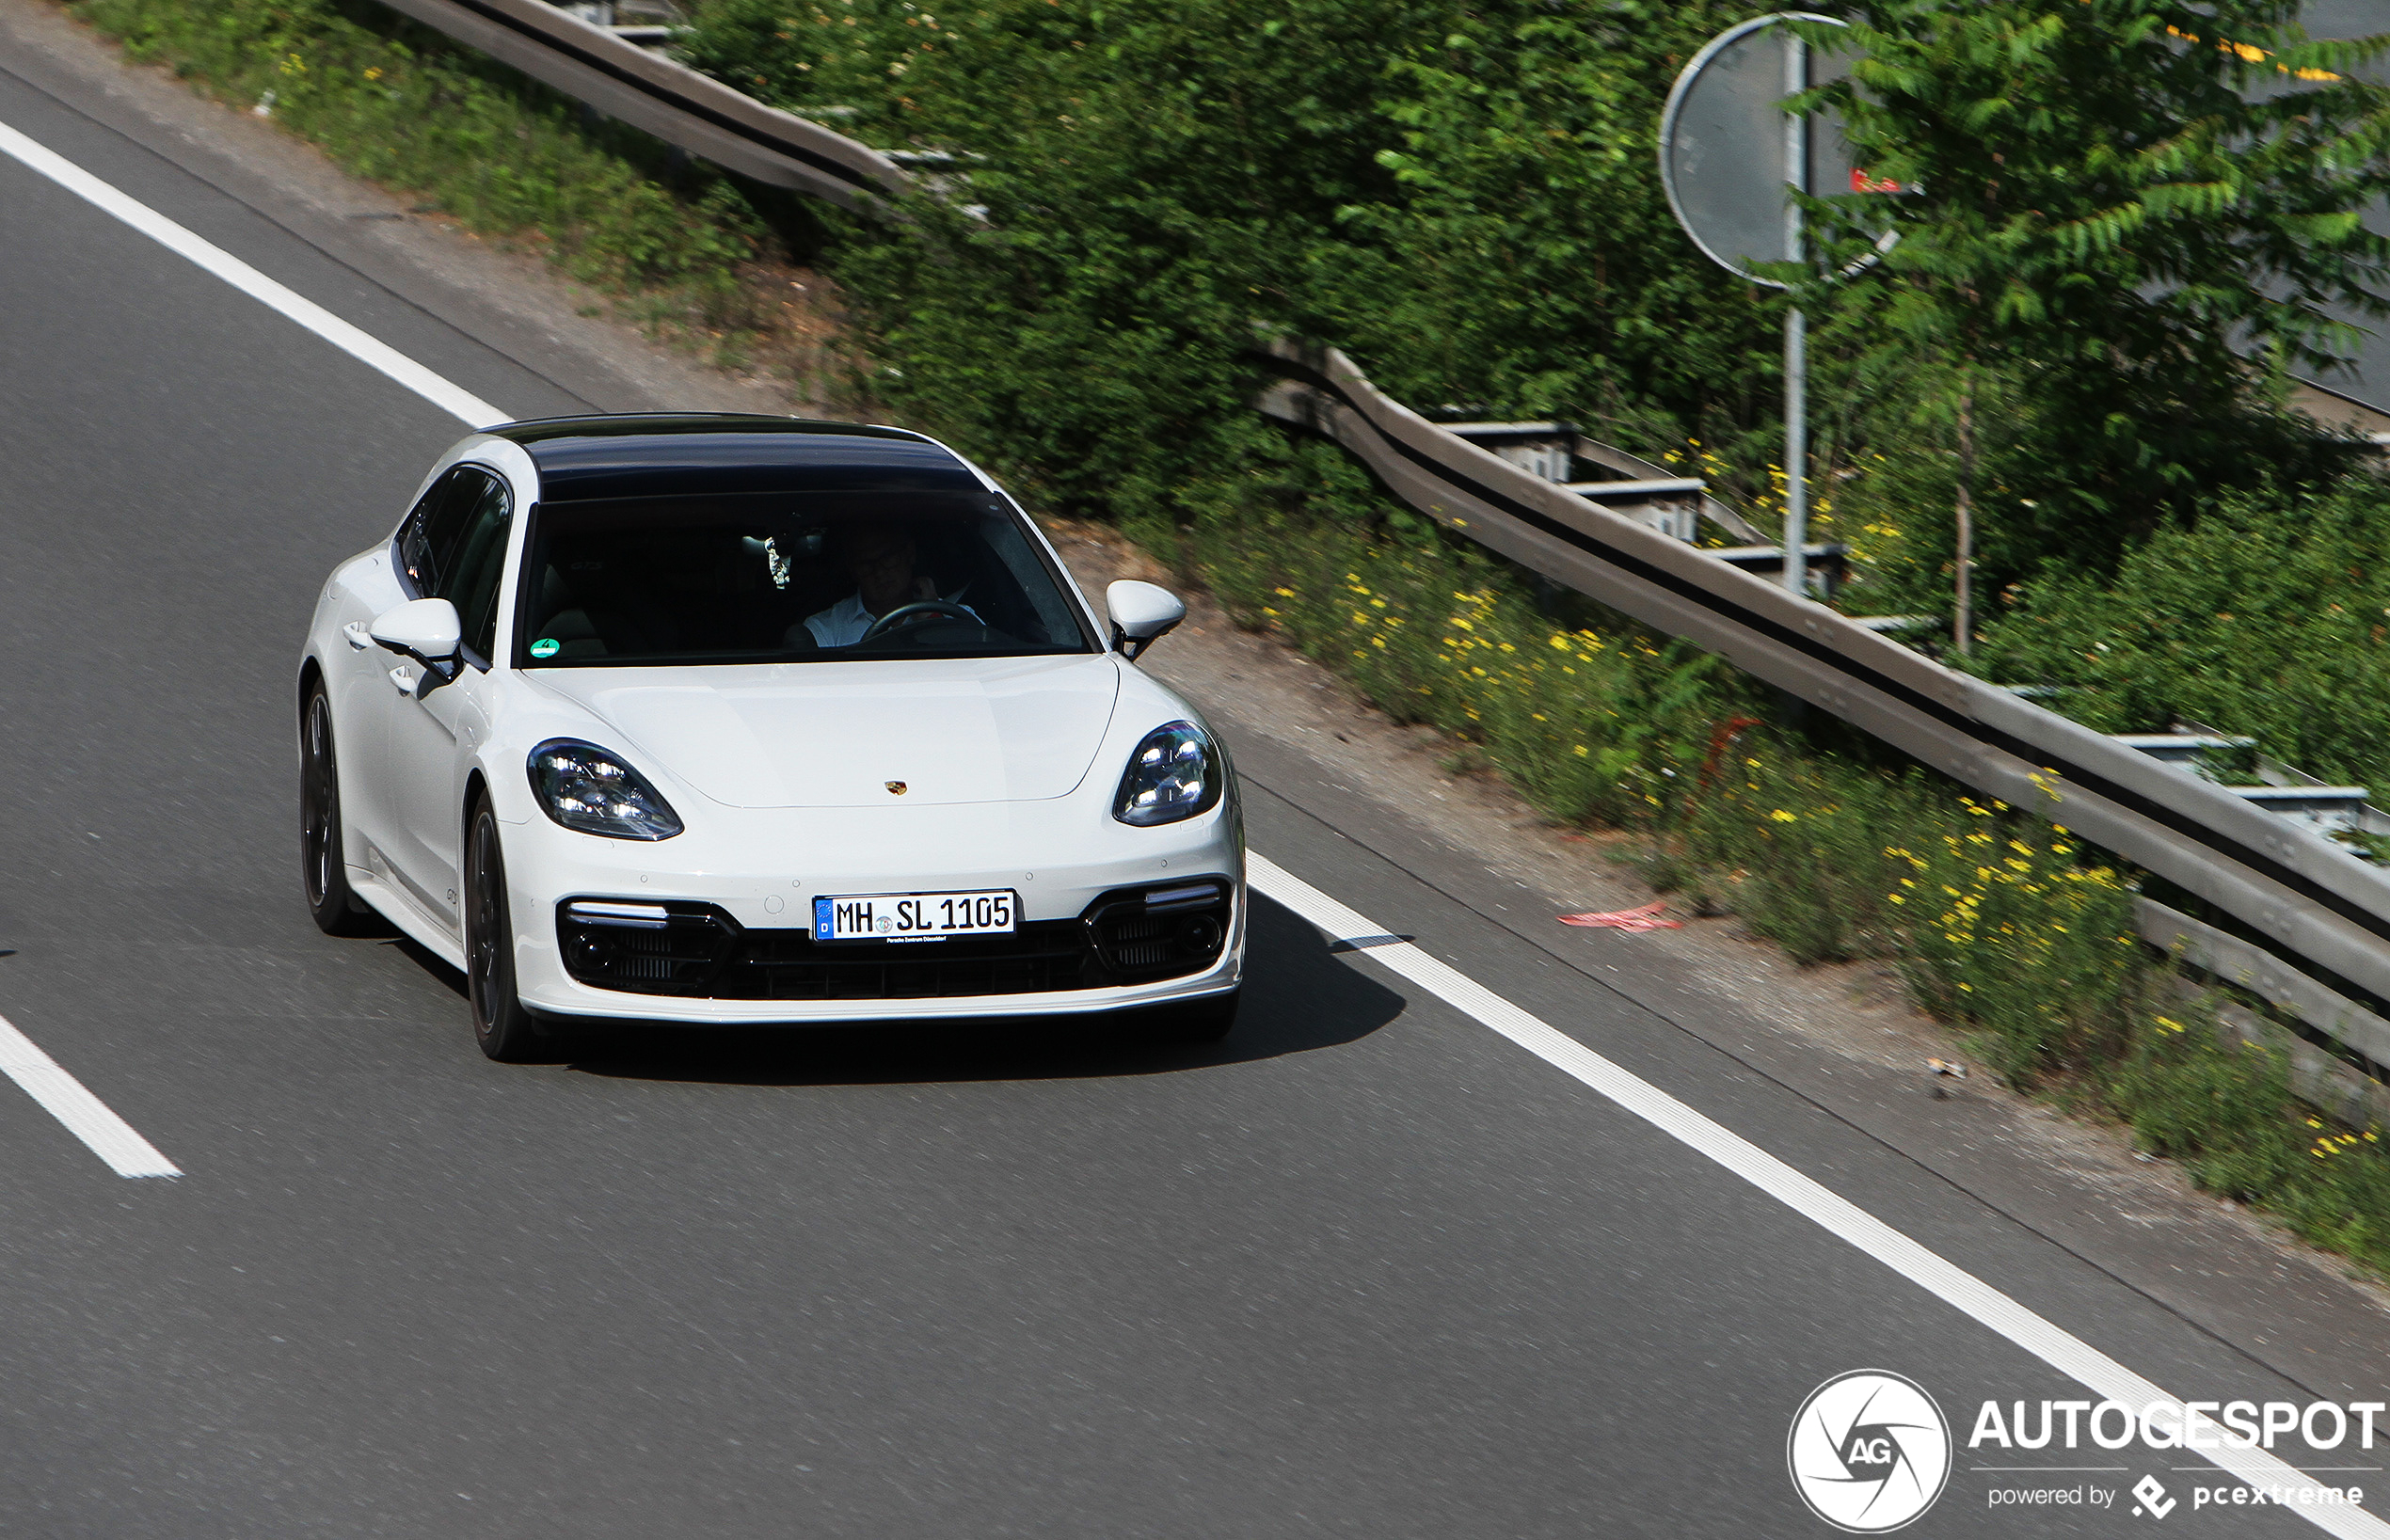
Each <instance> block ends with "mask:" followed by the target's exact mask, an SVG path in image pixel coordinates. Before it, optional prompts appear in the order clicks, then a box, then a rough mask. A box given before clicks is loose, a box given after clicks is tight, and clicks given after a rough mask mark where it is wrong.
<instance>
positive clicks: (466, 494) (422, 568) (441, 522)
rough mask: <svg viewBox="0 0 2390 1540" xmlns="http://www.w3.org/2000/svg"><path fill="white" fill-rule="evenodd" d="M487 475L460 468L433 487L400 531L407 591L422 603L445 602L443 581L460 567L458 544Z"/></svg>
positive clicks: (402, 575) (401, 568) (401, 565)
mask: <svg viewBox="0 0 2390 1540" xmlns="http://www.w3.org/2000/svg"><path fill="white" fill-rule="evenodd" d="M488 481H489V476H488V474H487V473H486V472H485V471H480V470H475V469H473V468H471V467H470V466H458V467H456V468H454V469H453V470H451V471H450V472H449V473H448V474H447V475H445V476H442V477H441V478H440V479H439V480H438V481H436V482H434V483H433V484H432V487H431V490H430V491H428V492H426V493H424V494H423V499H422V501H421V502H418V503H417V504H415V511H414V512H413V513H411V514H409V515H407V516H406V523H405V524H402V525H400V526H399V531H398V570H399V576H400V578H401V579H404V580H405V583H406V589H407V591H408V592H409V593H411V594H413V595H415V597H417V598H419V599H429V598H445V597H447V595H446V594H444V593H443V592H442V591H441V587H440V579H441V577H442V576H443V575H445V574H447V573H449V572H451V571H453V570H454V567H455V565H456V556H457V544H458V539H459V537H460V536H461V535H462V534H463V533H464V531H465V516H466V515H468V514H470V512H471V511H472V507H473V504H474V502H475V501H476V500H478V499H477V495H478V494H479V493H480V492H481V490H482V488H483V487H484V486H485V485H486V484H487V483H488Z"/></svg>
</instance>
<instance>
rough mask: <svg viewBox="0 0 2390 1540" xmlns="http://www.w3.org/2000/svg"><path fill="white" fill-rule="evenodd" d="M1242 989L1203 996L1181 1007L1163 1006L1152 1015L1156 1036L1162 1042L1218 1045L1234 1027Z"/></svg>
mask: <svg viewBox="0 0 2390 1540" xmlns="http://www.w3.org/2000/svg"><path fill="white" fill-rule="evenodd" d="M1243 995H1244V992H1243V991H1242V990H1231V991H1229V992H1227V993H1226V994H1211V995H1205V996H1204V997H1203V999H1201V1000H1190V1001H1188V1002H1187V1004H1185V1005H1183V1006H1164V1007H1162V1008H1159V1009H1157V1010H1155V1012H1154V1018H1153V1019H1154V1025H1155V1029H1156V1035H1157V1036H1158V1037H1159V1038H1160V1039H1161V1040H1163V1041H1164V1042H1218V1041H1219V1040H1221V1039H1222V1038H1225V1037H1227V1036H1228V1034H1229V1033H1230V1032H1231V1031H1232V1030H1234V1029H1235V1025H1236V1002H1237V1001H1238V1000H1239V999H1241V998H1242V997H1243Z"/></svg>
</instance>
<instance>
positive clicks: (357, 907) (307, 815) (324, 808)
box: [299, 681, 376, 936]
mask: <svg viewBox="0 0 2390 1540" xmlns="http://www.w3.org/2000/svg"><path fill="white" fill-rule="evenodd" d="M299 860H300V878H301V881H303V882H304V883H305V886H306V890H307V910H308V913H310V914H312V915H313V916H314V917H315V927H316V929H319V930H321V931H323V932H324V933H325V934H326V935H327V936H361V935H366V934H368V933H370V932H371V931H373V930H374V929H376V928H375V926H374V916H373V915H372V913H370V912H369V911H367V909H366V907H365V902H364V900H363V899H361V898H359V897H358V896H357V894H356V893H355V892H354V891H353V890H352V889H351V888H350V887H349V885H348V856H347V853H346V851H345V850H344V849H343V847H342V843H341V776H340V762H339V760H338V758H337V757H336V756H335V754H334V751H333V747H332V703H331V700H330V698H329V697H327V695H326V694H325V693H324V686H323V684H322V683H321V682H320V681H319V682H318V683H317V684H315V685H314V686H313V687H312V688H311V689H310V690H309V691H308V692H307V708H306V709H305V710H304V711H303V712H301V713H300V716H299Z"/></svg>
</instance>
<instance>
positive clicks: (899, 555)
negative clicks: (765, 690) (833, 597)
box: [805, 524, 978, 647]
mask: <svg viewBox="0 0 2390 1540" xmlns="http://www.w3.org/2000/svg"><path fill="white" fill-rule="evenodd" d="M839 546H840V551H839V554H840V556H841V557H842V558H843V559H844V563H845V566H846V572H847V577H848V578H849V579H851V580H852V582H853V583H854V592H853V593H852V594H850V595H847V596H846V597H845V598H843V599H840V600H839V601H838V602H837V603H836V604H834V605H832V606H830V608H829V609H827V610H824V611H820V612H819V613H817V614H812V615H808V616H806V617H805V629H806V630H808V631H810V632H812V633H813V640H814V643H816V644H817V645H819V646H823V647H852V646H853V645H854V644H855V643H858V642H860V641H862V640H863V633H864V632H866V631H868V630H869V629H870V628H871V627H872V626H873V624H874V623H875V622H877V621H878V620H879V618H880V617H881V616H883V615H884V614H887V613H888V612H889V611H893V610H900V609H902V608H903V607H904V606H906V605H908V604H919V603H921V602H923V601H924V600H931V599H935V598H937V597H938V591H937V589H936V588H935V587H934V586H932V583H931V582H930V579H929V578H928V576H927V575H925V574H922V573H919V572H916V571H915V570H914V565H913V564H914V557H915V550H914V545H913V536H911V535H910V534H907V533H906V532H904V531H903V530H901V529H897V528H891V527H889V526H887V525H878V524H866V525H862V526H859V527H854V528H850V529H849V530H848V531H847V532H846V538H845V539H844V540H842V541H840V542H839ZM965 608H967V607H965ZM971 613H972V617H973V618H974V619H977V618H978V611H971Z"/></svg>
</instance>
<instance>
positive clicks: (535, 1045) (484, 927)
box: [465, 798, 551, 1064]
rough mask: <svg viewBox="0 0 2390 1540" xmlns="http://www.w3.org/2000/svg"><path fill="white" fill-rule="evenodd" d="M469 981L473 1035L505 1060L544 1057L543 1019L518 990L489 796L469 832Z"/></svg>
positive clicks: (489, 1051) (476, 811)
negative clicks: (541, 1030)
mask: <svg viewBox="0 0 2390 1540" xmlns="http://www.w3.org/2000/svg"><path fill="white" fill-rule="evenodd" d="M465 985H466V992H467V994H468V995H470V998H471V1001H472V1008H473V1040H474V1041H475V1042H478V1043H480V1044H481V1050H482V1052H483V1053H485V1054H486V1055H488V1056H490V1057H491V1058H494V1059H496V1060H498V1061H499V1062H500V1063H502V1064H520V1063H524V1062H526V1061H527V1060H530V1059H533V1058H536V1057H539V1056H541V1053H540V1051H541V1049H542V1047H544V1046H551V1045H549V1044H542V1043H541V1042H540V1040H539V1039H540V1037H541V1033H540V1029H539V1024H538V1022H537V1020H536V1019H535V1018H534V1016H533V1015H532V1013H531V1012H530V1011H529V1010H528V1009H526V1008H524V1006H523V1002H522V998H521V996H519V995H518V994H517V993H516V992H515V926H514V920H513V917H512V916H511V915H510V914H509V913H508V910H507V904H506V861H505V856H504V853H503V852H502V850H501V849H499V845H498V815H497V814H495V813H493V812H491V811H490V807H489V802H488V800H487V799H486V798H485V799H483V800H482V801H480V802H475V803H474V804H473V817H472V821H471V822H470V824H468V825H467V826H466V833H465Z"/></svg>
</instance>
